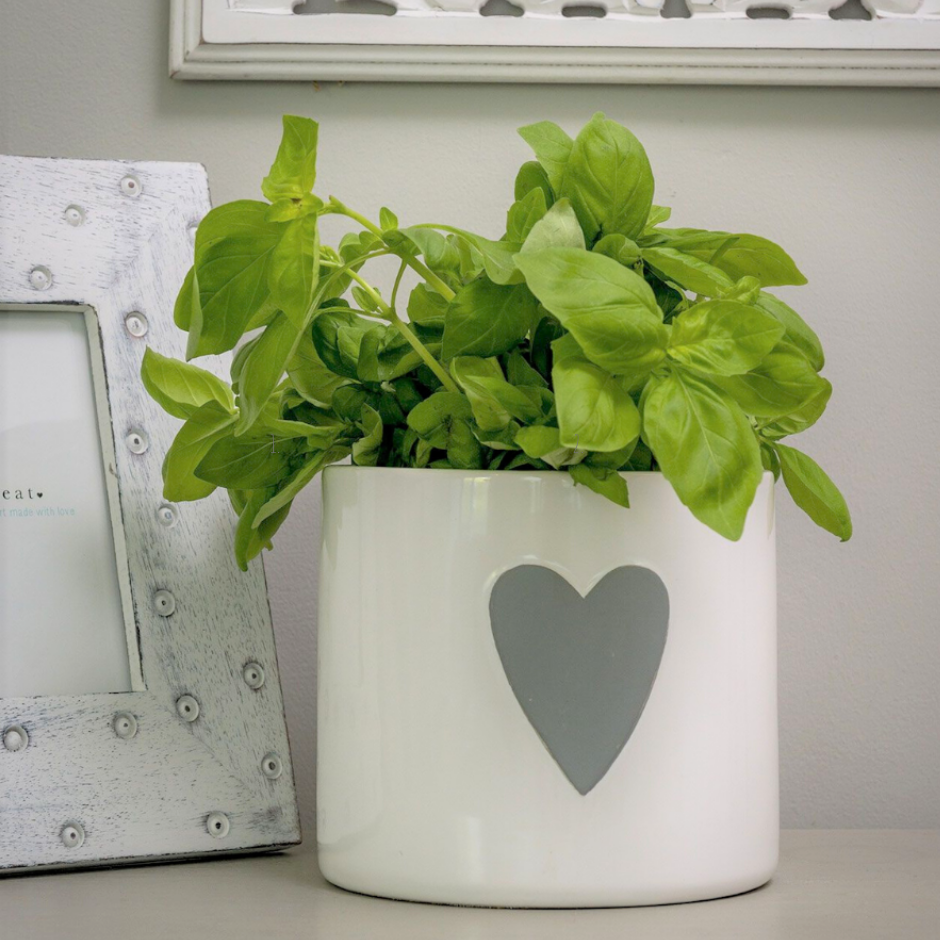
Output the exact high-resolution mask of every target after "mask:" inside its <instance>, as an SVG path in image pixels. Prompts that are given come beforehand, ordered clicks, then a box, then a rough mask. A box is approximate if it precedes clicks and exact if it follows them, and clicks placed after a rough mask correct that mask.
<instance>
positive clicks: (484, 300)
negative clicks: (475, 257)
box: [442, 278, 538, 359]
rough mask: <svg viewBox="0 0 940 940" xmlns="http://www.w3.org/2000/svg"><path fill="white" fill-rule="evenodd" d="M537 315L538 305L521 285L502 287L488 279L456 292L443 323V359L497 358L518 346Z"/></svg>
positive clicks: (467, 285) (471, 283) (479, 280)
mask: <svg viewBox="0 0 940 940" xmlns="http://www.w3.org/2000/svg"><path fill="white" fill-rule="evenodd" d="M537 315H538V303H537V302H536V300H535V298H534V297H533V296H532V294H531V293H530V292H529V290H528V289H527V288H526V287H525V286H524V285H522V284H519V285H516V286H514V287H503V286H501V285H499V284H494V283H493V282H492V281H490V280H488V279H487V278H480V279H478V280H476V281H471V282H470V283H469V284H466V285H464V286H463V287H461V288H460V290H458V291H457V295H456V296H455V297H454V299H453V300H452V301H451V302H450V304H449V305H448V307H447V311H446V314H445V319H444V346H443V351H442V354H443V357H444V359H452V358H453V357H454V356H468V355H472V356H496V355H499V354H500V353H504V352H508V351H509V350H510V349H512V348H513V346H516V345H517V344H518V343H519V342H521V341H522V340H523V339H524V338H525V336H526V334H527V333H528V331H529V328H530V327H531V326H532V324H533V322H534V320H535V318H536V316H537Z"/></svg>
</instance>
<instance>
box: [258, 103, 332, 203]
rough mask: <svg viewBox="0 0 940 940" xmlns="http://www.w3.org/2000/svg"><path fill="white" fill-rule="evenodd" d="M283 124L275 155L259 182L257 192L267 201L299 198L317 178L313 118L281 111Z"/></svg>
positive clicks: (314, 123)
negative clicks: (267, 171)
mask: <svg viewBox="0 0 940 940" xmlns="http://www.w3.org/2000/svg"><path fill="white" fill-rule="evenodd" d="M283 124H284V132H283V135H282V137H281V145H280V147H278V151H277V156H276V157H275V159H274V163H273V164H272V165H271V170H270V171H269V173H268V175H267V176H266V177H265V178H264V180H263V182H262V183H261V192H262V193H264V197H265V199H269V200H270V201H271V202H274V201H275V200H278V199H282V198H284V197H287V198H289V199H301V198H303V197H304V196H305V195H306V194H307V193H309V192H310V191H311V190H312V189H313V184H314V183H315V182H316V179H317V134H318V131H319V127H318V125H317V122H316V121H312V120H311V119H310V118H305V117H296V116H294V115H293V114H285V115H284V118H283Z"/></svg>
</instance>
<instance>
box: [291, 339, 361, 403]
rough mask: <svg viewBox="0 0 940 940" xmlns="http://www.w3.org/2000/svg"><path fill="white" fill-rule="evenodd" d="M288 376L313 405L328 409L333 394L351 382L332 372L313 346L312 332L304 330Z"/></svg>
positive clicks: (292, 358)
mask: <svg viewBox="0 0 940 940" xmlns="http://www.w3.org/2000/svg"><path fill="white" fill-rule="evenodd" d="M287 374H288V376H289V377H290V380H291V384H292V385H293V386H294V388H295V389H296V390H297V391H298V393H299V394H300V395H301V396H302V397H303V398H304V399H306V400H307V401H309V402H310V403H311V404H314V405H319V406H321V407H323V408H328V407H329V405H330V402H331V401H332V400H333V392H335V391H336V389H338V388H339V387H340V386H342V385H346V384H347V382H348V381H349V379H348V378H344V377H343V376H341V375H337V374H336V373H335V372H331V371H330V370H329V369H328V368H327V367H326V364H325V363H324V362H323V360H322V359H321V358H320V356H319V354H318V353H317V348H316V346H314V345H313V337H312V336H311V334H310V330H304V332H303V334H302V335H301V338H300V341H299V343H298V344H297V348H296V349H295V350H294V355H293V356H292V357H291V359H289V360H288V363H287Z"/></svg>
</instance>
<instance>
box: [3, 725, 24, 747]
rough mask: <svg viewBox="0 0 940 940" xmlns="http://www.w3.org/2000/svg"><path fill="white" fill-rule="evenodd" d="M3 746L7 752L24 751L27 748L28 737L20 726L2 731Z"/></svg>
mask: <svg viewBox="0 0 940 940" xmlns="http://www.w3.org/2000/svg"><path fill="white" fill-rule="evenodd" d="M2 740H3V746H4V748H5V749H6V750H8V751H24V750H26V748H28V747H29V735H28V734H27V733H26V729H25V728H24V727H23V726H22V725H10V727H9V728H4V729H3V738H2Z"/></svg>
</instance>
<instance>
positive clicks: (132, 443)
mask: <svg viewBox="0 0 940 940" xmlns="http://www.w3.org/2000/svg"><path fill="white" fill-rule="evenodd" d="M124 443H125V444H127V449H128V450H129V451H130V452H131V453H132V454H144V453H146V452H147V448H148V447H149V446H150V441H149V440H148V439H147V435H146V434H144V432H143V431H129V432H128V434H127V437H125V438H124Z"/></svg>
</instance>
